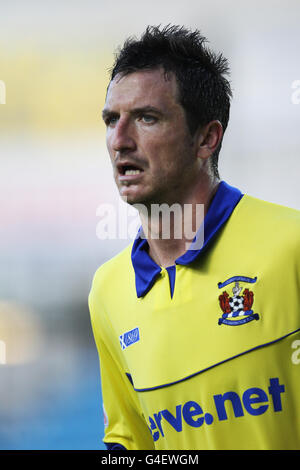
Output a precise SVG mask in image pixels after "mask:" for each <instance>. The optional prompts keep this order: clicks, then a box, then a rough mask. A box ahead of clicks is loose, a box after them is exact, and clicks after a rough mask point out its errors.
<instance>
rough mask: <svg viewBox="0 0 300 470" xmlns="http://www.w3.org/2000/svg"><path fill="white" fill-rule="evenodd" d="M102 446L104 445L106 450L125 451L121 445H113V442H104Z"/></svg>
mask: <svg viewBox="0 0 300 470" xmlns="http://www.w3.org/2000/svg"><path fill="white" fill-rule="evenodd" d="M104 444H105V445H106V449H107V450H127V449H126V447H124V446H122V445H121V444H118V443H115V442H112V443H111V442H109V443H106V442H104Z"/></svg>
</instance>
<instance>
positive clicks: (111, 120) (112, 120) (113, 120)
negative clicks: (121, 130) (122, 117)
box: [104, 115, 119, 127]
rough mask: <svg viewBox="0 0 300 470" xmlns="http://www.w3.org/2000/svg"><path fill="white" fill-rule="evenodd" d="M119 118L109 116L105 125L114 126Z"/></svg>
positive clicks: (105, 120)
mask: <svg viewBox="0 0 300 470" xmlns="http://www.w3.org/2000/svg"><path fill="white" fill-rule="evenodd" d="M118 119H119V118H118V116H117V115H112V116H107V117H106V118H105V119H104V122H105V125H106V126H107V127H109V126H114V125H115V124H116V123H117V121H118Z"/></svg>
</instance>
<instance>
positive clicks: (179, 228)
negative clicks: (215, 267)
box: [140, 180, 219, 267]
mask: <svg viewBox="0 0 300 470" xmlns="http://www.w3.org/2000/svg"><path fill="white" fill-rule="evenodd" d="M218 184H219V180H213V181H211V180H209V181H208V180H206V181H205V182H203V181H199V184H198V185H197V188H194V190H193V191H191V192H190V193H187V194H186V195H185V198H184V199H183V200H181V201H180V202H175V201H174V203H173V204H172V205H167V204H165V205H160V206H159V205H155V204H153V205H152V206H151V211H150V212H148V213H147V215H145V214H143V213H140V218H141V222H142V227H143V231H144V233H145V235H146V238H147V241H148V244H149V255H150V256H151V258H152V259H153V260H154V261H155V262H156V263H157V264H158V265H159V266H162V267H168V266H172V265H173V264H174V263H175V260H176V259H177V258H178V257H179V256H181V255H183V254H184V253H185V252H186V251H187V249H188V247H189V245H190V244H191V242H192V240H193V239H194V237H195V234H196V232H197V231H198V230H199V228H200V226H201V224H202V222H203V219H204V217H205V215H206V213H207V211H208V208H209V205H210V203H211V200H212V198H213V196H214V195H215V193H216V191H217V187H218Z"/></svg>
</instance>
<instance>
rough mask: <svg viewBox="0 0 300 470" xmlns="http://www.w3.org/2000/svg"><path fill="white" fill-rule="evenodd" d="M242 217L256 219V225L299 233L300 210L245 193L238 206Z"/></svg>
mask: <svg viewBox="0 0 300 470" xmlns="http://www.w3.org/2000/svg"><path fill="white" fill-rule="evenodd" d="M237 209H238V211H237V212H238V214H239V215H240V216H241V218H245V219H247V218H248V219H249V218H250V220H251V222H253V221H255V223H256V227H257V228H258V227H259V226H262V227H265V226H268V227H269V229H275V228H277V230H279V232H281V231H283V232H285V233H287V231H288V230H291V231H292V233H299V230H300V211H299V210H297V209H292V208H290V207H285V206H282V205H279V204H274V203H272V202H267V201H263V200H261V199H258V198H255V197H253V196H249V195H245V196H244V197H243V198H242V200H241V202H240V203H239V204H238V206H237Z"/></svg>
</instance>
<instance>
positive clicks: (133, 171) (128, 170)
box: [117, 162, 144, 181]
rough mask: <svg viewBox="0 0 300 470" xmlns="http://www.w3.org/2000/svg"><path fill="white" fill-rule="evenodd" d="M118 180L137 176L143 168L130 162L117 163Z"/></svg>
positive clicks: (127, 179)
mask: <svg viewBox="0 0 300 470" xmlns="http://www.w3.org/2000/svg"><path fill="white" fill-rule="evenodd" d="M117 170H118V177H119V181H131V180H134V179H136V178H138V177H139V176H140V175H141V174H142V173H143V172H144V170H143V169H142V168H140V167H138V166H136V165H135V164H132V163H126V162H125V163H118V164H117Z"/></svg>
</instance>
